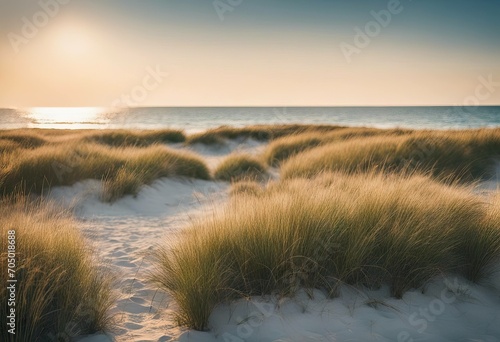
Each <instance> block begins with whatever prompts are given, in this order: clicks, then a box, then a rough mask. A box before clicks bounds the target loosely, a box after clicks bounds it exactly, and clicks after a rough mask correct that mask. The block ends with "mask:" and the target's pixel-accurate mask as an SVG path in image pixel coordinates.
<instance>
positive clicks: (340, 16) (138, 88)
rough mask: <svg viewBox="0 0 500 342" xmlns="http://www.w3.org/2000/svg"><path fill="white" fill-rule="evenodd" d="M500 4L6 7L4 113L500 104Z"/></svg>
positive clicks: (303, 0)
mask: <svg viewBox="0 0 500 342" xmlns="http://www.w3.org/2000/svg"><path fill="white" fill-rule="evenodd" d="M499 17H500V1H498V0H453V1H452V0H448V1H444V0H400V1H398V0H389V1H388V0H383V1H380V0H357V1H347V0H344V1H341V0H330V1H327V0H296V1H292V0H215V1H212V0H184V1H180V0H142V1H139V0H136V1H131V0H108V1H102V0H39V1H33V0H29V1H28V0H16V1H11V0H0V107H8V108H20V107H82V106H99V107H111V106H118V107H127V106H404V105H499V104H500V58H499V57H500V44H499V43H500V20H498V18H499Z"/></svg>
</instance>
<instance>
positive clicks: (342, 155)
mask: <svg viewBox="0 0 500 342" xmlns="http://www.w3.org/2000/svg"><path fill="white" fill-rule="evenodd" d="M499 157H500V130H499V129H480V130H468V131H421V132H415V133H411V134H406V135H397V136H375V137H363V138H353V139H349V140H345V141H341V142H332V143H328V144H325V145H322V146H319V147H316V148H312V149H310V150H307V151H305V152H303V153H299V154H297V155H295V156H294V157H292V158H290V159H288V160H287V161H286V162H284V163H283V164H282V167H281V175H282V177H284V178H293V177H314V176H315V175H317V174H320V173H322V172H324V171H343V172H366V171H373V170H386V171H387V172H398V171H402V170H403V171H406V172H408V171H419V172H429V173H430V174H432V175H433V176H435V177H437V178H440V179H446V180H448V181H452V180H457V179H461V180H463V181H473V180H478V179H482V178H483V177H485V176H488V174H489V173H490V172H491V171H492V168H493V164H494V161H495V159H496V158H499Z"/></svg>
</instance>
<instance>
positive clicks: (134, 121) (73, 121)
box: [0, 106, 500, 133]
mask: <svg viewBox="0 0 500 342" xmlns="http://www.w3.org/2000/svg"><path fill="white" fill-rule="evenodd" d="M296 123H298V124H332V125H340V126H357V127H359V126H365V127H378V128H393V127H401V128H414V129H467V128H479V127H500V106H480V107H175V108H174V107H155V108H151V107H147V108H146V107H144V108H121V109H116V108H96V107H82V108H80V107H72V108H60V107H55V108H24V109H9V108H3V109H0V129H16V128H50V129H111V128H113V129H115V128H124V129H162V128H176V129H183V130H185V131H186V132H188V133H190V132H199V131H203V130H206V129H209V128H214V127H219V126H233V127H242V126H248V125H255V124H296Z"/></svg>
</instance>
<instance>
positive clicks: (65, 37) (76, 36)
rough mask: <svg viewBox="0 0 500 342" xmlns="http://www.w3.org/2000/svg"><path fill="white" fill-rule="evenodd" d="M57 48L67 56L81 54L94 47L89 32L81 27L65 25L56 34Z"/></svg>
mask: <svg viewBox="0 0 500 342" xmlns="http://www.w3.org/2000/svg"><path fill="white" fill-rule="evenodd" d="M54 44H55V47H56V49H57V50H58V51H59V52H60V53H62V54H63V55H65V56H79V55H82V54H85V53H88V52H89V51H90V50H91V48H92V40H91V38H90V36H89V34H88V33H87V32H86V31H85V30H84V29H82V28H79V27H71V26H69V27H64V28H61V29H59V31H58V32H57V34H55V36H54Z"/></svg>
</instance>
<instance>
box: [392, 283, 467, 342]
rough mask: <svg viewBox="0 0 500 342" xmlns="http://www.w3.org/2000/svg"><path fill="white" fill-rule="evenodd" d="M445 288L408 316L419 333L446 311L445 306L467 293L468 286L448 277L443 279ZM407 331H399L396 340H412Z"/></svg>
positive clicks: (410, 341) (399, 341) (406, 341)
mask: <svg viewBox="0 0 500 342" xmlns="http://www.w3.org/2000/svg"><path fill="white" fill-rule="evenodd" d="M444 284H445V288H443V290H442V291H441V293H440V296H439V297H438V298H435V299H433V300H432V301H430V302H429V304H428V305H427V306H426V307H421V308H419V310H418V311H415V312H413V313H412V314H411V315H410V316H409V317H408V323H410V325H411V326H412V327H414V328H415V329H416V331H417V332H418V333H419V334H423V333H424V332H425V331H426V330H427V328H428V326H429V322H435V321H436V318H437V317H438V316H440V315H442V314H443V313H444V312H445V311H446V307H447V306H449V305H451V304H452V303H454V302H455V301H456V300H457V299H458V297H459V296H461V295H467V291H468V288H467V286H465V285H461V284H459V282H458V279H457V278H455V279H454V280H453V283H452V282H451V281H450V280H449V279H445V280H444ZM414 341H416V340H415V339H413V338H412V337H411V334H410V333H409V332H408V331H401V332H400V333H399V334H398V342H414Z"/></svg>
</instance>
